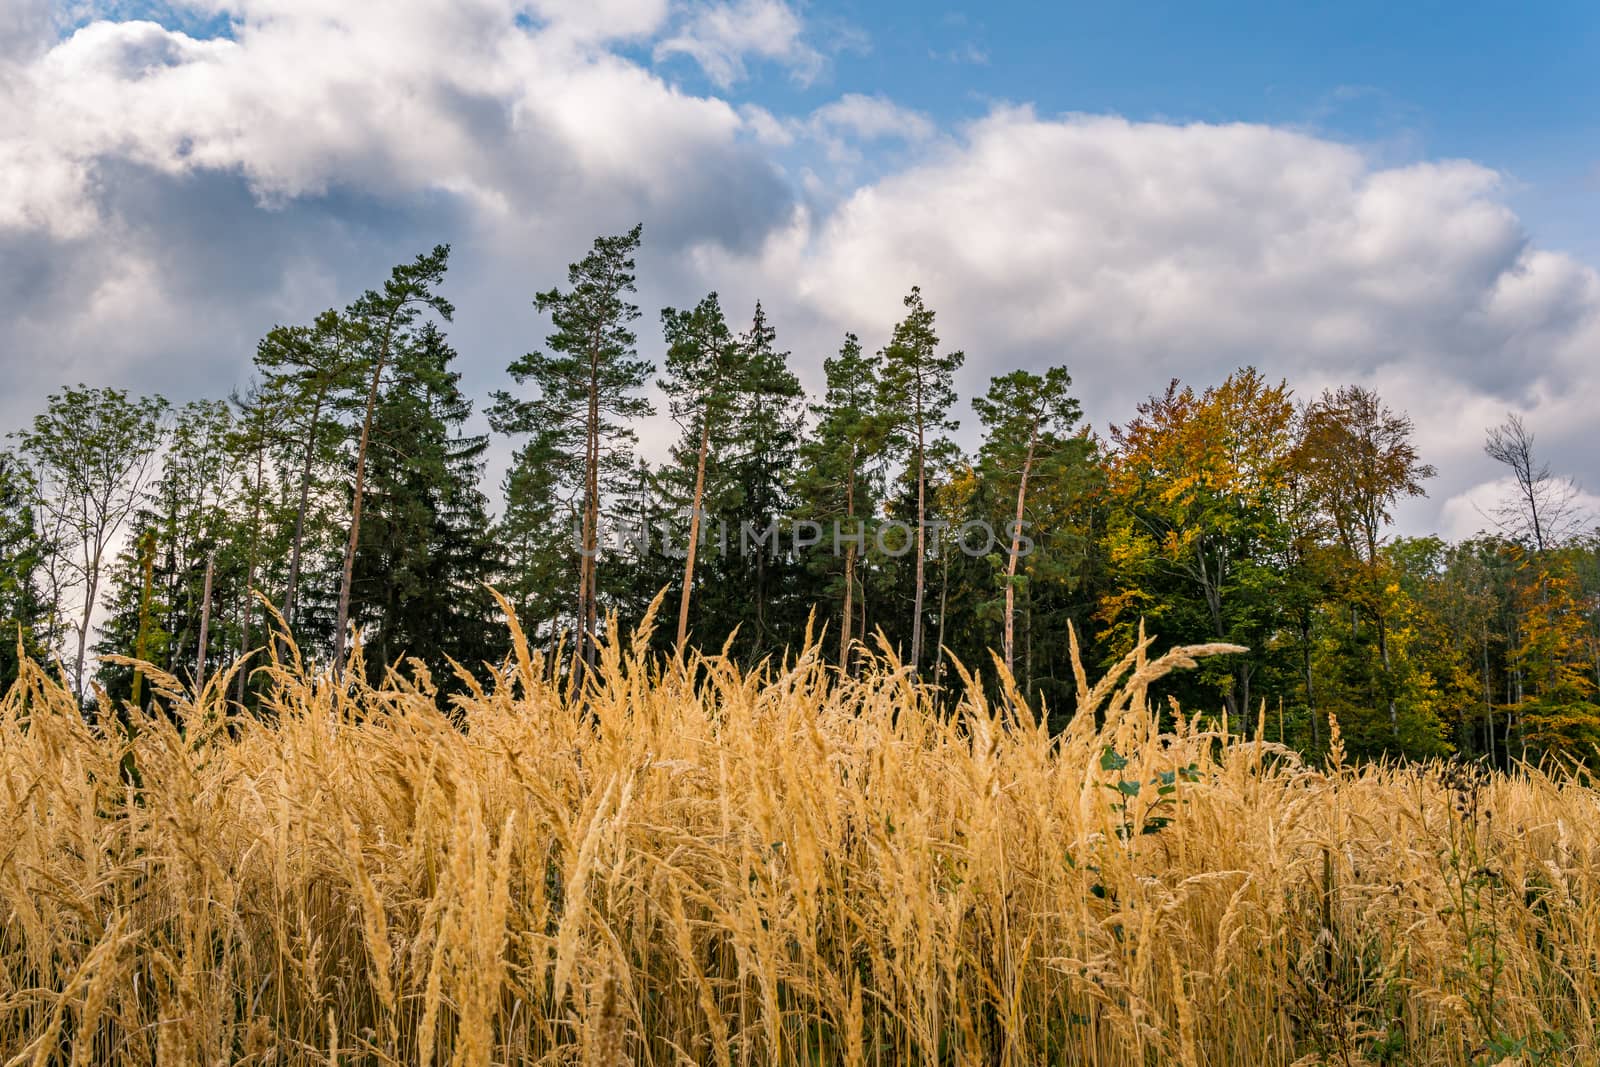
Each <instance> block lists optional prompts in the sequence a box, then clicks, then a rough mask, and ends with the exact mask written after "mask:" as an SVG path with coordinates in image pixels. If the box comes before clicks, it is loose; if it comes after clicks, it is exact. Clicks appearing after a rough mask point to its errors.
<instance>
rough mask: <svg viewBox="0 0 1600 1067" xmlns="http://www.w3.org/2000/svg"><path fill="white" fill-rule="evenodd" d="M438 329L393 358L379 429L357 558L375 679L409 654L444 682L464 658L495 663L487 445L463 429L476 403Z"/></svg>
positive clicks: (356, 598) (361, 617)
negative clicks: (484, 479)
mask: <svg viewBox="0 0 1600 1067" xmlns="http://www.w3.org/2000/svg"><path fill="white" fill-rule="evenodd" d="M455 356H456V353H455V351H454V349H453V348H451V347H450V345H449V344H448V343H447V341H446V339H445V337H444V334H443V333H442V332H440V331H439V330H438V328H437V327H436V326H435V325H434V324H433V323H425V324H424V325H423V326H422V327H421V329H420V330H419V331H418V333H417V335H416V337H415V338H410V339H407V340H406V341H405V342H404V343H403V344H401V345H399V346H398V347H397V348H396V349H395V352H394V364H393V371H392V376H391V379H390V382H389V386H388V388H387V389H386V390H385V391H384V394H383V397H382V398H381V399H380V401H379V404H378V407H377V410H376V412H375V417H374V420H373V427H372V451H371V466H370V469H369V475H370V477H369V480H368V507H367V517H366V521H365V522H363V524H362V528H363V533H362V537H361V544H360V546H359V547H358V549H357V552H356V560H355V567H354V575H355V580H354V583H353V590H354V593H353V603H354V604H355V606H356V607H355V613H354V618H355V619H356V620H357V621H359V622H360V623H361V624H362V625H361V629H362V632H363V633H365V634H367V635H368V641H367V645H368V648H369V649H370V650H371V655H369V656H368V657H367V665H368V669H369V672H370V673H371V674H372V675H373V678H374V680H377V679H378V678H380V677H381V675H382V672H383V671H384V670H385V669H387V668H388V667H389V666H390V665H392V664H393V663H394V662H395V661H396V660H397V659H399V658H400V657H414V658H416V659H418V660H420V661H421V662H422V663H423V664H425V665H426V666H427V668H428V670H429V671H430V673H431V674H432V675H433V676H434V677H435V678H438V677H440V676H447V672H448V671H449V670H450V662H451V661H452V660H453V661H455V662H456V663H459V664H461V665H462V666H463V667H466V668H469V669H470V668H472V667H476V666H478V665H479V664H481V663H482V662H484V661H486V660H489V659H492V658H494V656H495V654H496V649H497V644H498V638H497V633H498V627H495V626H494V624H493V621H492V620H493V601H492V599H491V597H490V596H489V594H488V591H487V590H486V589H485V587H484V586H485V583H486V582H487V581H488V580H489V579H490V578H492V577H493V575H494V572H495V570H496V558H495V548H494V544H493V541H492V539H491V537H490V523H489V517H488V504H487V501H486V500H485V499H484V497H483V494H482V492H481V491H480V490H479V488H478V481H479V477H480V475H481V472H482V457H483V452H484V450H485V448H486V447H487V440H486V439H485V438H484V437H481V436H476V435H468V434H465V433H463V430H462V428H463V425H464V424H465V422H466V420H467V418H468V417H469V415H470V414H471V411H472V404H471V402H470V401H468V400H467V398H466V397H465V396H464V395H463V394H462V392H461V389H460V375H459V374H458V373H457V372H456V371H455V370H454V369H453V368H452V367H451V366H450V364H451V363H452V362H453V361H454V359H455Z"/></svg>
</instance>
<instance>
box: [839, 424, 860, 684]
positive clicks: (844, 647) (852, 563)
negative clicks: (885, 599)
mask: <svg viewBox="0 0 1600 1067" xmlns="http://www.w3.org/2000/svg"><path fill="white" fill-rule="evenodd" d="M844 510H845V518H846V520H848V519H850V518H851V517H852V516H854V515H855V513H856V461H855V449H854V448H852V449H851V455H850V473H849V474H848V475H847V476H846V478H845V489H844ZM834 547H835V548H837V547H838V541H837V539H836V540H835V541H834ZM855 585H856V543H855V542H854V541H851V542H850V544H849V545H848V546H847V547H846V548H845V550H844V613H843V617H842V618H841V620H840V623H839V670H840V671H841V672H843V673H844V674H845V675H849V673H850V609H851V603H850V602H851V599H852V594H854V593H855Z"/></svg>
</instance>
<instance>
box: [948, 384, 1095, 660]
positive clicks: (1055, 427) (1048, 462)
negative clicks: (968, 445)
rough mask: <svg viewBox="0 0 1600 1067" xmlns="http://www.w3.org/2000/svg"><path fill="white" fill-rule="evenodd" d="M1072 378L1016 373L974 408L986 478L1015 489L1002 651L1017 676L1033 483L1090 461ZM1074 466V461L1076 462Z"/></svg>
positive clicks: (974, 403)
mask: <svg viewBox="0 0 1600 1067" xmlns="http://www.w3.org/2000/svg"><path fill="white" fill-rule="evenodd" d="M1071 385H1072V378H1071V376H1070V375H1068V374H1067V370H1066V368H1065V367H1051V368H1050V369H1049V370H1047V371H1046V372H1045V373H1044V374H1042V375H1039V374H1033V373H1031V372H1029V371H1025V370H1018V371H1013V372H1011V373H1010V374H1005V375H1001V376H1000V377H997V378H994V379H993V380H991V381H990V383H989V392H988V394H987V395H985V396H981V397H974V398H973V400H972V406H973V409H974V410H975V411H977V413H978V418H979V419H980V420H981V421H982V422H983V425H984V429H985V437H984V442H983V450H982V453H981V459H980V462H981V466H982V468H983V470H984V473H985V474H986V475H989V476H991V477H994V478H995V479H996V480H998V481H1001V482H1003V483H1004V484H1006V485H1007V486H1009V485H1011V484H1012V483H1014V484H1015V486H1016V490H1015V499H1016V509H1015V512H1014V514H1013V515H1012V517H1011V522H1010V523H1009V524H1008V525H1009V527H1010V528H1009V530H1007V531H1006V536H1005V539H1004V540H1005V543H1006V570H1005V613H1004V620H1005V621H1004V627H1003V640H1002V646H1001V647H1002V648H1003V650H1004V657H1005V664H1006V670H1007V671H1010V672H1012V673H1013V674H1015V671H1016V658H1015V647H1016V637H1015V634H1016V624H1015V618H1016V592H1017V565H1018V563H1019V561H1020V560H1021V558H1022V546H1023V544H1024V542H1025V541H1027V542H1029V543H1031V540H1032V539H1031V538H1027V537H1026V534H1025V532H1024V530H1025V521H1026V517H1027V503H1028V487H1029V481H1030V479H1032V478H1035V477H1036V476H1037V475H1036V470H1037V472H1038V475H1042V476H1043V479H1044V480H1049V479H1054V478H1058V477H1060V476H1061V475H1062V473H1063V471H1062V468H1063V466H1064V465H1066V464H1067V463H1069V462H1073V469H1074V472H1076V471H1078V470H1081V467H1082V465H1083V463H1084V462H1085V461H1086V460H1087V459H1088V455H1089V444H1088V441H1087V439H1086V438H1084V437H1082V436H1075V434H1074V431H1075V428H1076V426H1077V422H1078V419H1079V418H1081V417H1082V414H1083V412H1082V408H1080V407H1079V405H1078V401H1077V400H1076V399H1075V398H1074V397H1073V396H1072V395H1071V394H1070V393H1068V392H1067V390H1068V388H1070V387H1071ZM1074 461H1075V462H1074Z"/></svg>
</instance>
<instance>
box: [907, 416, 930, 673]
mask: <svg viewBox="0 0 1600 1067" xmlns="http://www.w3.org/2000/svg"><path fill="white" fill-rule="evenodd" d="M926 448H927V441H926V439H925V436H924V432H923V425H922V394H921V392H920V387H919V392H918V393H917V566H916V586H915V592H914V593H913V595H912V598H911V673H912V674H913V675H914V674H916V673H917V670H918V668H919V667H921V665H922V583H923V556H924V555H925V554H926V542H925V540H924V532H925V531H924V527H925V526H926V525H927V514H928V509H927V488H928V469H927V453H926Z"/></svg>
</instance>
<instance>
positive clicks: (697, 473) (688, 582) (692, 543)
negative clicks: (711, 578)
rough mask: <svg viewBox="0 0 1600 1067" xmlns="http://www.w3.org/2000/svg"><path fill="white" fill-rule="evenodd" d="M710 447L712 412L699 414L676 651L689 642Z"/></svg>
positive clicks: (679, 603)
mask: <svg viewBox="0 0 1600 1067" xmlns="http://www.w3.org/2000/svg"><path fill="white" fill-rule="evenodd" d="M710 448H711V413H710V412H709V411H702V412H701V413H700V453H699V456H698V457H697V458H696V459H695V467H694V505H693V506H692V507H691V508H690V511H689V548H688V551H687V553H686V554H685V555H684V559H683V595H682V596H681V597H679V599H678V650H679V651H680V652H681V651H683V646H684V642H685V641H687V640H688V639H689V593H690V590H691V589H692V588H693V586H694V563H695V555H696V550H697V549H699V547H700V508H701V506H702V504H703V502H704V500H705V491H706V453H707V452H708V451H709V450H710Z"/></svg>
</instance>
